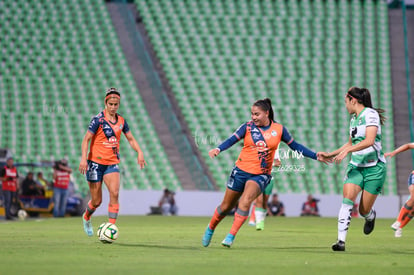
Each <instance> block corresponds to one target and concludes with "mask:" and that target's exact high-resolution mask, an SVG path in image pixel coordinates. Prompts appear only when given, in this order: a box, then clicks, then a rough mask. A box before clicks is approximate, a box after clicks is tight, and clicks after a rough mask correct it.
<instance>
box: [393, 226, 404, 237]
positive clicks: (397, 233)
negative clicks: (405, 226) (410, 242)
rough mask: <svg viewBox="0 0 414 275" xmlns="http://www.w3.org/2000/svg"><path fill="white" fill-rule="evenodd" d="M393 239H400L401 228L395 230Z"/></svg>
mask: <svg viewBox="0 0 414 275" xmlns="http://www.w3.org/2000/svg"><path fill="white" fill-rule="evenodd" d="M394 237H396V238H401V237H402V228H398V229H397V230H395V232H394Z"/></svg>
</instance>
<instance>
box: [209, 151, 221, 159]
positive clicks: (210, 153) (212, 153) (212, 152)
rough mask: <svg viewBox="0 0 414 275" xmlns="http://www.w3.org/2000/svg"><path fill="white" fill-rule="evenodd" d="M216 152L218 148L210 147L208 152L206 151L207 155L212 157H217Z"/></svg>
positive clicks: (218, 152) (217, 152)
mask: <svg viewBox="0 0 414 275" xmlns="http://www.w3.org/2000/svg"><path fill="white" fill-rule="evenodd" d="M218 154H220V149H219V148H214V149H211V150H210V152H208V155H209V156H210V158H212V159H213V158H215V157H217V155H218Z"/></svg>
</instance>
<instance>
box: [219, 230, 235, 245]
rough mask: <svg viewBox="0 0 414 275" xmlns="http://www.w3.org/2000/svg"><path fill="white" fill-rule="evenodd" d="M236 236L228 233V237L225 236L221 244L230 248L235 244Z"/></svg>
mask: <svg viewBox="0 0 414 275" xmlns="http://www.w3.org/2000/svg"><path fill="white" fill-rule="evenodd" d="M234 237H235V236H234V235H232V234H230V233H229V234H227V236H226V238H224V240H223V241H222V242H221V245H222V246H225V247H228V248H230V247H231V245H232V244H233V241H234Z"/></svg>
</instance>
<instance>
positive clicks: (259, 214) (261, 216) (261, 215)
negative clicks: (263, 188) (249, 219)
mask: <svg viewBox="0 0 414 275" xmlns="http://www.w3.org/2000/svg"><path fill="white" fill-rule="evenodd" d="M254 214H255V215H256V223H259V222H262V221H264V220H265V217H266V210H265V209H263V208H260V207H257V206H256V210H255V211H254Z"/></svg>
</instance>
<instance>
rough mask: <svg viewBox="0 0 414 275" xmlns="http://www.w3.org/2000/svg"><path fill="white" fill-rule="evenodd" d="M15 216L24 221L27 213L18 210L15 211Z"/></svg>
mask: <svg viewBox="0 0 414 275" xmlns="http://www.w3.org/2000/svg"><path fill="white" fill-rule="evenodd" d="M17 216H18V217H19V219H20V220H22V221H24V220H25V219H26V218H27V212H26V211H25V210H23V209H20V210H19V211H17Z"/></svg>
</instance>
